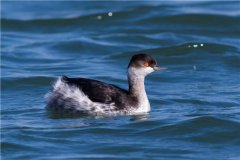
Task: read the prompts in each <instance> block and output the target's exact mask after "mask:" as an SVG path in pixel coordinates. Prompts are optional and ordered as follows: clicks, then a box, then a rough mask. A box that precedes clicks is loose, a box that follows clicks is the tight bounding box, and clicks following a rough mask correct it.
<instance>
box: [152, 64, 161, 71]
mask: <svg viewBox="0 0 240 160" xmlns="http://www.w3.org/2000/svg"><path fill="white" fill-rule="evenodd" d="M152 68H153V70H154V71H157V70H159V69H160V67H159V65H154V66H152Z"/></svg>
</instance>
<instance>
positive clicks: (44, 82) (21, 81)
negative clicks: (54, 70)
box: [1, 76, 56, 90]
mask: <svg viewBox="0 0 240 160" xmlns="http://www.w3.org/2000/svg"><path fill="white" fill-rule="evenodd" d="M54 80H56V78H55V77H46V76H36V77H19V78H2V79H1V82H2V90H6V89H16V88H28V87H30V88H32V87H42V86H50V84H51V83H53V82H54Z"/></svg>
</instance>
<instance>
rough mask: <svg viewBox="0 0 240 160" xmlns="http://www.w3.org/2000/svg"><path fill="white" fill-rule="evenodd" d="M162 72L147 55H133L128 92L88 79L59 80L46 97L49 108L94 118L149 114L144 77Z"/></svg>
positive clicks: (64, 77)
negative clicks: (158, 71)
mask: <svg viewBox="0 0 240 160" xmlns="http://www.w3.org/2000/svg"><path fill="white" fill-rule="evenodd" d="M156 70H159V66H158V65H157V62H156V61H155V59H153V58H152V57H151V56H149V55H147V54H137V55H134V56H133V57H132V58H131V60H130V63H129V65H128V84H129V89H128V90H124V89H121V88H119V87H117V86H115V85H112V84H107V83H104V82H101V81H97V80H93V79H86V78H69V77H66V76H62V77H60V78H59V79H58V80H57V81H56V83H55V84H54V86H53V90H52V91H51V92H49V93H48V94H47V96H46V98H47V108H48V109H50V110H51V111H57V112H63V113H64V112H65V113H69V112H70V113H83V114H91V115H116V114H140V113H146V112H149V111H150V104H149V100H148V97H147V94H146V91H145V86H144V79H145V76H147V75H148V74H150V73H151V72H153V71H156Z"/></svg>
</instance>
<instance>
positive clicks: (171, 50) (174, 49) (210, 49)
mask: <svg viewBox="0 0 240 160" xmlns="http://www.w3.org/2000/svg"><path fill="white" fill-rule="evenodd" d="M193 51H194V52H193ZM196 51H207V52H202V54H227V53H226V52H227V51H230V52H233V53H236V55H237V54H238V53H237V52H238V49H237V48H236V47H234V46H231V45H227V44H217V43H204V42H196V43H193V42H192V43H183V44H179V45H174V46H168V47H161V48H160V47H158V48H151V49H144V50H137V51H134V52H122V53H117V54H112V55H108V56H106V58H107V59H108V58H109V59H119V58H125V57H129V55H132V54H136V53H150V54H152V55H155V56H162V57H165V56H167V57H168V56H184V55H188V54H196V53H197V52H196Z"/></svg>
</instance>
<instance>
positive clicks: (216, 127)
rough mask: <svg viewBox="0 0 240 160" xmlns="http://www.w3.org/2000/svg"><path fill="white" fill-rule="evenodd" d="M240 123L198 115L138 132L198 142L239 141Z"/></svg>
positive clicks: (141, 134)
mask: <svg viewBox="0 0 240 160" xmlns="http://www.w3.org/2000/svg"><path fill="white" fill-rule="evenodd" d="M239 134H240V123H238V122H235V121H230V120H225V119H220V118H217V117H215V116H200V117H196V118H193V119H188V120H184V121H181V122H178V123H175V124H171V125H165V126H159V127H156V128H153V129H149V130H146V131H141V132H139V133H138V135H139V136H143V137H145V136H151V137H152V136H153V137H159V136H164V137H166V138H167V137H169V138H170V137H171V138H172V139H180V140H188V141H199V142H215V143H220V142H226V143H227V142H230V141H234V142H240V141H239Z"/></svg>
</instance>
